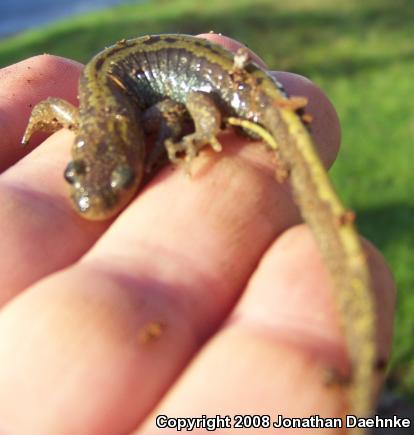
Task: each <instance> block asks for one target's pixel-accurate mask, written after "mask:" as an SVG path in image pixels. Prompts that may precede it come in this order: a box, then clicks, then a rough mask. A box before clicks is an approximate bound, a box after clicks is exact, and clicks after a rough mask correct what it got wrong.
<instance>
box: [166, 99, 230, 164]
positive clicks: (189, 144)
mask: <svg viewBox="0 0 414 435" xmlns="http://www.w3.org/2000/svg"><path fill="white" fill-rule="evenodd" d="M185 105H186V107H187V110H188V112H189V113H190V115H191V117H192V119H193V122H194V133H191V134H188V135H186V136H184V137H183V138H182V139H181V140H180V141H179V142H173V141H172V140H171V139H168V140H166V141H165V146H166V148H167V152H168V157H169V159H170V160H171V161H172V162H173V163H176V162H178V161H179V160H180V157H179V156H180V154H184V155H185V157H184V159H185V162H186V163H187V164H189V163H191V161H192V160H193V159H194V158H195V157H196V156H197V154H198V153H199V151H200V150H201V149H202V148H203V147H204V146H205V145H207V144H210V146H211V148H213V150H214V151H221V149H222V147H221V144H220V142H219V141H218V140H217V138H216V136H217V134H218V133H219V132H220V130H221V113H220V110H219V108H218V107H217V106H216V104H215V102H214V101H213V99H212V98H211V97H209V96H208V95H207V94H204V93H203V92H191V93H190V94H189V95H188V97H187V101H186V104H185Z"/></svg>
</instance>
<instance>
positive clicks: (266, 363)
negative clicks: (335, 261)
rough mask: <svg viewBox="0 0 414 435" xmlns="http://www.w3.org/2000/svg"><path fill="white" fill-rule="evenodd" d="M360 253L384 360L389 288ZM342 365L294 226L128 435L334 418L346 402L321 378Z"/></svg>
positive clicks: (318, 283)
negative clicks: (160, 420) (246, 419)
mask: <svg viewBox="0 0 414 435" xmlns="http://www.w3.org/2000/svg"><path fill="white" fill-rule="evenodd" d="M365 247H366V250H367V253H368V259H369V266H370V270H371V273H372V276H373V289H374V294H375V298H376V305H377V340H378V348H379V356H380V358H388V356H389V353H390V348H391V338H392V325H393V315H394V307H395V287H394V284H393V280H392V277H391V274H390V272H389V270H388V268H387V266H386V264H385V262H384V259H383V258H382V256H381V255H380V254H379V253H378V251H376V250H375V249H374V248H373V247H372V246H371V245H369V244H366V246H365ZM347 365H348V362H347V358H346V349H345V342H344V338H343V336H342V333H341V330H340V328H339V319H338V314H337V312H336V308H335V304H334V300H333V289H332V288H331V286H330V282H329V276H328V271H327V269H326V267H325V265H324V264H323V262H322V261H321V258H320V254H319V250H318V248H317V246H316V244H315V241H314V238H313V236H312V234H311V233H310V232H309V229H308V228H307V227H305V226H298V227H293V228H292V229H290V230H288V231H287V232H285V233H284V234H283V235H282V236H281V237H280V238H279V239H278V240H277V241H276V242H275V243H274V244H273V245H272V247H271V248H270V249H269V250H268V251H267V253H266V255H265V256H264V257H263V259H262V261H261V263H260V264H259V266H258V268H257V270H256V271H255V273H254V275H253V277H252V279H251V280H250V282H249V284H248V287H247V290H246V292H245V294H244V296H243V299H242V300H241V301H240V303H239V305H238V306H237V308H236V309H235V311H234V312H233V313H232V315H231V316H230V318H229V319H228V321H227V322H226V323H225V324H224V326H223V327H222V328H221V329H220V331H219V332H217V333H216V334H215V336H214V338H213V339H212V340H210V341H209V342H208V343H207V345H206V346H204V348H203V349H202V351H201V352H199V353H198V355H197V357H196V358H195V359H194V361H193V362H192V363H191V365H190V366H189V367H187V369H186V370H185V372H184V373H183V374H182V376H181V377H180V379H179V380H178V382H176V384H175V385H174V387H173V389H172V390H170V391H169V393H168V394H167V396H166V397H165V398H164V399H163V401H162V402H161V403H160V404H159V405H158V406H157V408H156V409H155V410H153V412H152V413H151V415H150V416H149V417H148V418H147V419H146V422H145V424H144V425H143V426H142V427H140V428H139V429H138V430H137V431H136V432H135V434H137V435H138V434H141V435H143V434H147V433H148V434H150V433H153V432H154V430H155V429H156V425H155V422H156V416H157V415H166V416H171V417H173V416H175V417H191V416H193V417H196V416H197V417H201V415H203V414H206V415H208V416H214V415H222V416H223V415H230V416H232V417H234V416H235V415H252V414H256V415H270V416H271V417H272V418H273V419H275V418H276V416H277V415H278V414H281V415H284V416H285V417H309V416H310V415H320V416H322V417H340V416H342V415H344V411H346V410H347V406H348V404H347V402H346V394H344V391H343V390H342V388H341V387H333V386H328V385H327V384H326V382H325V381H324V373H325V372H326V370H330V369H337V370H339V371H342V372H343V370H344V367H346V366H347ZM241 380H242V381H241ZM381 381H382V379H381V378H378V383H381ZM189 397H191V400H188V398H189ZM164 431H166V432H167V433H169V432H168V430H167V429H164ZM227 431H228V430H226V431H223V433H227ZM171 432H172V430H171ZM321 432H322V433H332V432H331V430H326V431H323V430H321V429H317V433H321ZM219 433H220V432H219ZM335 433H336V432H335Z"/></svg>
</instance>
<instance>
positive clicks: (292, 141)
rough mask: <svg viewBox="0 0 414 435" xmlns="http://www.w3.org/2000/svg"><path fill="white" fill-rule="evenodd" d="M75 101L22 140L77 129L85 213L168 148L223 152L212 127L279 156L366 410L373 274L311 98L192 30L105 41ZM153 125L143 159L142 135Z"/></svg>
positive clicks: (353, 408)
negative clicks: (326, 155) (326, 281)
mask: <svg viewBox="0 0 414 435" xmlns="http://www.w3.org/2000/svg"><path fill="white" fill-rule="evenodd" d="M79 98H80V106H79V111H78V110H77V109H76V108H75V107H73V106H71V105H70V104H69V103H67V102H64V101H61V100H57V99H54V98H49V99H48V100H45V101H43V102H40V103H39V104H38V105H37V106H36V107H35V108H34V110H33V113H32V116H31V119H30V121H29V125H28V127H27V130H26V133H25V136H24V138H23V143H26V142H27V141H28V140H29V138H30V136H31V135H32V133H33V132H34V131H36V130H40V129H42V130H45V129H46V130H48V131H53V130H56V129H58V128H60V127H67V128H71V129H73V130H74V131H75V133H76V138H75V142H74V145H73V148H72V158H73V160H72V162H70V163H69V165H68V167H67V169H66V171H65V178H66V180H67V181H68V182H69V185H70V189H71V198H72V202H73V204H74V207H75V209H76V210H77V211H78V212H79V213H81V214H82V216H84V217H85V218H88V219H95V220H98V219H108V218H110V217H112V216H115V215H116V214H117V213H119V212H120V211H121V210H122V209H123V208H124V207H125V205H126V204H127V203H128V202H129V201H130V200H131V198H132V197H133V196H134V194H135V192H136V191H137V188H138V186H139V185H140V183H141V180H142V178H143V174H144V171H145V168H146V167H147V168H148V167H151V166H152V165H153V163H154V162H156V160H157V159H158V158H159V157H160V155H161V153H162V152H163V151H164V149H166V150H167V154H168V157H169V159H170V160H171V161H173V162H176V161H177V160H180V159H185V160H186V161H187V162H191V160H192V159H193V158H194V157H196V155H197V153H198V151H199V150H200V149H201V148H202V147H203V146H205V145H206V144H210V145H211V147H212V148H213V149H214V150H216V151H220V149H221V146H220V144H219V142H218V141H217V139H216V135H217V133H218V132H219V131H220V130H221V129H222V128H223V127H226V126H227V125H238V126H241V127H242V128H243V129H244V130H245V131H248V132H250V134H253V135H255V136H260V137H261V138H262V139H263V140H265V142H267V143H268V145H269V147H270V148H271V149H272V150H273V151H274V152H277V153H278V158H279V159H280V162H281V165H282V166H283V168H284V172H285V173H286V174H288V175H289V179H290V183H291V185H292V190H293V193H294V197H295V200H296V202H297V204H298V205H299V207H300V210H301V213H302V215H303V217H304V219H305V221H306V222H307V223H308V224H309V225H310V226H311V228H312V230H313V232H314V234H315V238H316V239H317V241H318V243H319V246H320V249H321V253H322V255H323V257H324V259H325V262H326V264H327V265H328V267H329V270H330V272H331V276H332V281H333V285H334V288H335V295H336V298H337V302H338V307H339V311H340V313H341V316H342V324H343V329H344V333H345V337H346V340H347V346H348V352H349V356H350V360H351V367H352V368H351V373H350V375H349V379H348V382H345V383H344V385H345V388H349V392H350V395H349V401H350V406H349V411H350V412H351V413H353V414H357V415H359V416H364V415H367V414H369V413H370V411H371V405H372V390H373V380H374V379H373V377H374V366H375V356H376V347H375V339H374V336H375V329H374V328H375V315H374V307H373V297H372V293H371V285H370V276H369V273H368V269H367V264H366V258H365V255H364V253H363V251H362V249H361V246H360V242H359V238H358V235H357V232H356V230H355V228H354V225H353V214H352V213H350V212H349V211H347V210H345V209H344V207H343V206H342V204H341V202H340V200H339V199H338V197H337V195H336V193H335V190H334V189H333V187H332V185H331V183H330V180H329V178H328V175H327V173H326V171H325V169H324V167H323V165H322V163H321V162H320V160H319V157H318V154H317V152H316V151H315V147H314V145H313V143H312V139H311V137H310V134H309V131H308V129H307V128H306V126H305V125H304V123H303V121H302V119H301V116H300V115H302V113H301V112H300V111H298V108H300V106H302V105H303V100H301V99H289V98H288V97H287V96H286V94H285V92H284V91H283V89H282V88H281V86H280V85H279V84H278V83H277V82H276V81H275V80H274V79H273V78H272V76H270V75H269V74H268V73H267V72H266V71H264V70H263V69H262V68H260V67H259V66H257V65H256V64H254V63H253V62H251V61H250V60H249V58H248V55H247V51H246V50H243V49H241V50H239V51H238V53H237V54H236V55H233V54H232V53H231V52H229V51H227V50H226V49H224V48H223V47H221V46H219V45H216V44H212V43H211V42H208V41H205V40H202V39H199V38H195V37H192V36H185V35H159V36H145V37H142V38H137V39H132V40H128V41H126V40H123V41H120V42H118V43H117V44H116V45H114V46H112V47H110V48H107V49H105V50H104V51H102V52H101V53H99V54H98V55H96V56H95V57H94V58H93V59H92V60H91V61H90V62H89V63H88V64H87V65H86V66H85V68H84V71H83V73H82V76H81V79H80V84H79ZM298 101H299V104H298ZM189 118H191V119H192V121H193V126H194V129H193V130H194V131H193V132H190V133H188V132H187V131H186V128H185V124H186V122H185V121H186V120H188V119H189ZM154 130H156V131H158V137H157V139H156V143H155V147H154V150H153V151H152V152H151V154H150V155H147V154H148V153H147V152H146V145H145V133H147V132H148V131H154ZM148 162H150V163H148Z"/></svg>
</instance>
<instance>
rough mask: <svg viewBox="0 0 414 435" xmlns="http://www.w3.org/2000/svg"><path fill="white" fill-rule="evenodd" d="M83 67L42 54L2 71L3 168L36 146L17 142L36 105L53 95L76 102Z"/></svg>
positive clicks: (0, 159) (0, 165)
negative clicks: (25, 145) (24, 145)
mask: <svg viewBox="0 0 414 435" xmlns="http://www.w3.org/2000/svg"><path fill="white" fill-rule="evenodd" d="M81 69H82V65H81V64H80V63H78V62H76V61H73V60H70V59H65V58H63V57H59V56H53V55H49V54H41V55H37V56H33V57H30V58H28V59H25V60H23V61H21V62H18V63H15V64H13V65H10V66H8V67H6V68H3V69H1V70H0V137H1V138H2V147H1V149H0V162H1V163H0V170H4V169H6V168H8V167H9V166H11V165H12V164H13V163H15V162H16V161H17V160H18V159H20V158H21V157H22V156H24V155H25V154H27V153H28V152H29V151H30V150H31V149H32V148H33V146H30V147H28V148H22V147H19V146H18V144H19V143H20V141H21V139H22V137H23V133H24V130H25V127H26V125H27V122H28V119H29V115H30V112H31V110H32V108H33V107H34V105H35V104H37V103H38V102H39V101H41V100H43V99H45V98H47V97H50V96H53V97H58V98H63V99H65V100H67V101H69V102H71V103H73V104H76V100H77V93H78V82H79V75H80V71H81ZM38 143H39V141H38V140H36V139H34V140H33V142H32V144H38Z"/></svg>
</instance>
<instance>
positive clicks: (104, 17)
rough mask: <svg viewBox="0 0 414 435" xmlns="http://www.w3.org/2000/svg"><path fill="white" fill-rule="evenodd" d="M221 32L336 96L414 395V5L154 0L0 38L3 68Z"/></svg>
mask: <svg viewBox="0 0 414 435" xmlns="http://www.w3.org/2000/svg"><path fill="white" fill-rule="evenodd" d="M208 30H214V31H216V32H221V33H223V34H225V35H228V36H231V37H233V38H236V39H238V40H240V41H242V42H244V43H246V44H247V45H248V46H249V47H250V48H252V49H253V50H254V51H256V52H257V53H258V54H259V55H260V56H262V58H263V59H264V60H265V61H266V62H267V64H268V65H269V66H270V67H271V68H273V69H278V70H289V71H294V72H297V73H299V74H303V75H306V76H308V77H310V78H311V79H312V80H313V81H315V82H316V83H317V84H318V85H320V86H321V87H322V88H323V89H324V90H325V91H326V92H327V94H328V95H329V96H330V98H331V99H332V101H333V102H334V104H335V106H336V107H337V110H338V112H339V116H340V118H341V122H342V126H343V146H342V150H341V153H340V156H339V159H338V161H337V163H336V164H335V166H334V168H333V170H332V175H333V178H334V182H335V184H336V185H337V187H338V190H339V191H340V193H341V196H342V198H343V199H344V201H345V202H346V204H347V205H348V206H350V207H352V208H353V209H355V210H356V211H357V215H358V224H359V228H360V231H361V232H362V233H363V234H364V235H365V236H367V237H368V238H369V239H371V240H372V241H373V242H374V243H375V244H376V245H377V246H378V247H379V248H380V250H381V251H382V252H383V253H384V255H385V257H386V258H387V260H388V262H389V264H390V265H391V269H392V270H393V272H394V275H395V278H396V281H397V284H398V290H399V292H398V308H397V318H396V329H395V343H394V349H393V355H392V364H391V370H390V376H389V384H390V385H391V387H392V388H393V389H394V390H396V391H398V392H400V393H402V394H403V395H405V396H406V397H409V398H410V399H411V400H412V401H414V339H413V336H414V297H413V295H414V293H413V288H414V175H413V174H414V168H413V164H412V163H413V157H412V156H413V152H414V141H413V136H414V86H413V81H414V44H413V41H414V2H413V1H412V0H364V1H361V0H336V1H331V0H262V1H255V0H226V1H223V0H208V1H205V0H202V1H197V0H196V1H190V0H152V1H146V2H144V3H140V4H138V3H136V4H134V3H131V4H129V5H123V6H120V7H116V8H112V9H108V10H105V11H102V12H95V13H91V14H86V15H83V16H81V17H76V18H70V19H67V20H65V21H62V22H58V23H56V24H53V25H51V26H48V27H45V28H41V29H38V30H34V31H30V32H26V33H23V34H20V35H16V36H13V37H10V38H6V39H3V40H0V66H5V65H8V64H11V63H13V62H17V61H19V60H21V59H24V58H26V57H28V56H32V55H34V54H39V53H44V52H47V53H53V54H58V55H61V56H66V57H70V58H73V59H77V60H79V61H82V62H85V61H87V60H88V59H89V58H90V57H91V56H92V55H93V54H94V53H96V52H97V51H99V50H101V49H102V48H103V47H104V46H106V45H110V44H112V43H113V42H114V41H116V40H118V39H121V38H128V37H134V36H139V35H144V34H147V33H158V32H161V33H165V32H182V33H191V34H194V33H200V32H206V31H208Z"/></svg>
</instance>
